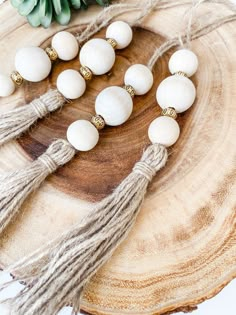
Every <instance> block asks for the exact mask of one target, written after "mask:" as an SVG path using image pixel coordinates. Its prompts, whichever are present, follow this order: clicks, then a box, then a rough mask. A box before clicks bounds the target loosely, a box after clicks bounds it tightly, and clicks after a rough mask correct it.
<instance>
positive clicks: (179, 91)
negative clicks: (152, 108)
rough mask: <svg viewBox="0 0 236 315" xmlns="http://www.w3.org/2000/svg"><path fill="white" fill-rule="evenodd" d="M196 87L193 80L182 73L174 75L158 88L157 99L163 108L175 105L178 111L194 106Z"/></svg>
mask: <svg viewBox="0 0 236 315" xmlns="http://www.w3.org/2000/svg"><path fill="white" fill-rule="evenodd" d="M195 97H196V89H195V86H194V85H193V83H192V81H191V80H189V79H188V78H186V77H184V76H181V75H173V76H170V77H168V78H166V79H165V80H163V81H162V82H161V83H160V85H159V86H158V88H157V93H156V99H157V102H158V104H159V105H160V106H161V108H166V107H174V108H175V110H176V112H177V113H182V112H184V111H186V110H187V109H188V108H189V107H190V106H192V104H193V102H194V100H195Z"/></svg>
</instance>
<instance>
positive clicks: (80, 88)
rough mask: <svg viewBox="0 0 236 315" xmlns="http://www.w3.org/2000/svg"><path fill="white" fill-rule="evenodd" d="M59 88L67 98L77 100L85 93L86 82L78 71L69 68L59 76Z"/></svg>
mask: <svg viewBox="0 0 236 315" xmlns="http://www.w3.org/2000/svg"><path fill="white" fill-rule="evenodd" d="M57 89H58V91H59V92H61V94H62V95H64V96H65V97H66V98H69V99H71V100H75V99H76V98H79V97H80V96H82V95H83V94H84V92H85V90H86V82H85V79H84V78H83V77H82V75H81V74H80V73H79V72H78V71H76V70H74V69H67V70H64V71H62V72H61V73H60V74H59V76H58V77H57Z"/></svg>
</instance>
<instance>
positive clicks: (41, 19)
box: [11, 0, 110, 28]
mask: <svg viewBox="0 0 236 315" xmlns="http://www.w3.org/2000/svg"><path fill="white" fill-rule="evenodd" d="M96 3H97V4H99V5H100V6H108V5H109V3H110V0H11V4H12V6H13V7H14V8H16V9H17V10H18V12H19V14H20V15H23V16H26V17H27V20H28V22H29V23H30V25H32V26H33V27H38V26H40V25H42V26H43V27H45V28H47V27H49V26H50V24H51V23H52V21H53V20H55V21H57V22H58V23H59V24H61V25H67V24H68V23H69V22H70V19H71V9H75V10H80V9H84V10H85V9H87V8H88V6H89V5H91V4H96Z"/></svg>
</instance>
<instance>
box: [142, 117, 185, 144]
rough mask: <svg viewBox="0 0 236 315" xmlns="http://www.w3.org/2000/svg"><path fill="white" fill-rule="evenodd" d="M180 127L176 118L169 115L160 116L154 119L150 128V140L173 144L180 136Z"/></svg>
mask: <svg viewBox="0 0 236 315" xmlns="http://www.w3.org/2000/svg"><path fill="white" fill-rule="evenodd" d="M179 134H180V128H179V125H178V123H177V122H176V120H174V119H173V118H171V117H168V116H160V117H158V118H156V119H155V120H153V121H152V123H151V124H150V126H149V129H148V136H149V139H150V141H151V142H152V143H153V144H154V143H159V144H162V145H164V146H166V147H169V146H171V145H173V144H174V143H175V142H176V141H177V140H178V138H179Z"/></svg>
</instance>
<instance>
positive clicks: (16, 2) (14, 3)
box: [11, 0, 24, 8]
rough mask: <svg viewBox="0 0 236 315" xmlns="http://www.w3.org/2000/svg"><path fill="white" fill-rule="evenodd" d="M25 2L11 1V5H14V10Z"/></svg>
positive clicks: (20, 0)
mask: <svg viewBox="0 0 236 315" xmlns="http://www.w3.org/2000/svg"><path fill="white" fill-rule="evenodd" d="M23 2H24V0H11V4H12V6H13V7H14V8H18V7H19V5H20V4H21V3H23Z"/></svg>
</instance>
